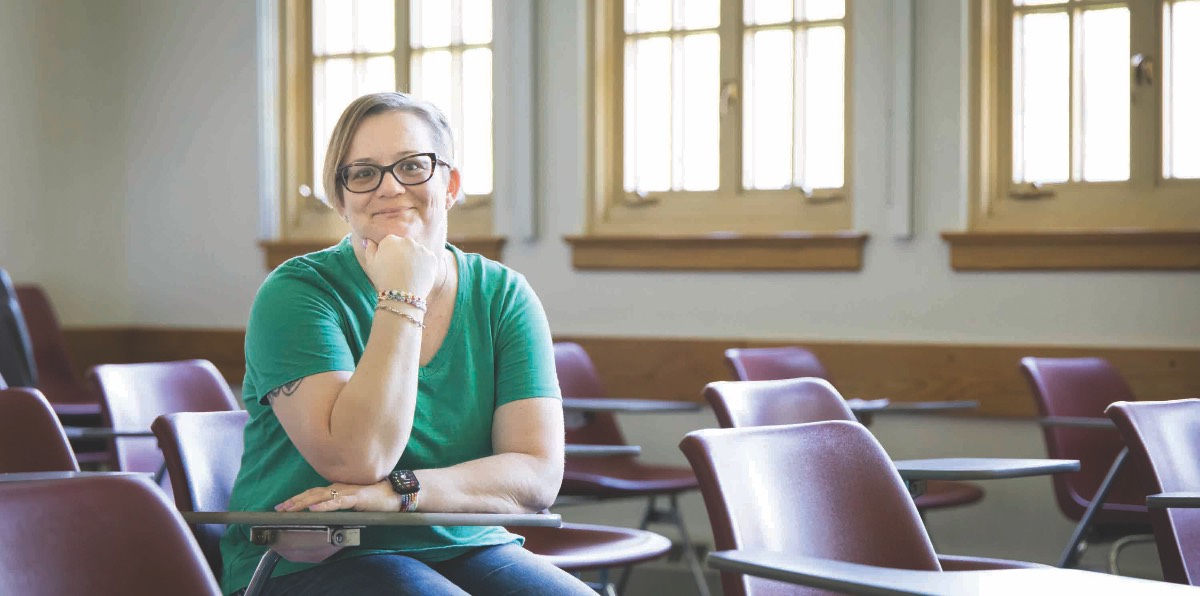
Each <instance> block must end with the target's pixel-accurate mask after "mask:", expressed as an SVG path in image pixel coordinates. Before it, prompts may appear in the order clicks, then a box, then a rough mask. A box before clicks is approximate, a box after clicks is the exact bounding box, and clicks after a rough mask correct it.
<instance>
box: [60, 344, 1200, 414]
mask: <svg viewBox="0 0 1200 596" xmlns="http://www.w3.org/2000/svg"><path fill="white" fill-rule="evenodd" d="M65 335H66V340H67V344H68V347H69V350H70V352H71V356H72V357H73V358H74V362H75V364H76V366H78V367H79V368H80V370H81V371H83V370H86V369H87V368H88V367H90V366H92V365H95V364H101V363H105V362H149V361H162V360H181V359H187V358H204V359H207V360H211V361H212V362H213V363H214V364H215V365H216V366H217V368H218V369H220V370H221V373H222V374H224V375H225V378H226V379H228V380H229V382H230V383H231V384H233V385H237V386H240V385H241V382H242V376H243V375H245V373H246V366H245V361H244V358H243V342H244V339H245V331H244V330H241V329H186V328H169V327H133V328H71V329H66V330H65ZM556 339H558V340H560V341H575V342H578V343H579V344H580V345H582V346H583V347H584V349H586V350H587V351H588V354H590V355H591V357H592V360H593V361H594V362H595V364H596V368H597V370H598V371H599V373H600V378H601V379H602V381H603V383H604V387H605V390H606V392H607V393H608V394H609V395H612V396H620V397H644V398H653V399H667V400H679V401H700V400H701V399H702V398H701V396H700V392H701V390H702V389H703V388H704V385H705V384H706V383H708V382H710V381H718V380H729V379H731V378H732V377H731V375H730V371H729V370H728V368H727V366H726V364H725V360H724V352H725V349H726V348H742V347H757V346H779V345H803V346H804V347H806V348H809V349H811V350H813V351H814V352H815V353H816V354H817V356H818V357H819V358H820V359H821V362H822V363H824V364H825V366H826V368H828V369H829V374H830V376H832V377H833V379H834V384H835V385H836V386H837V388H838V389H839V390H840V391H841V392H842V394H843V395H845V396H846V397H862V398H877V397H887V398H889V399H892V400H894V401H925V400H930V401H941V400H958V399H973V400H978V401H979V403H980V408H979V410H978V412H977V414H979V415H983V416H999V417H1029V416H1034V415H1036V410H1035V408H1034V405H1033V398H1032V396H1031V395H1030V393H1029V388H1028V387H1027V386H1026V384H1025V379H1024V378H1023V377H1022V376H1021V374H1020V371H1019V369H1018V368H1017V364H1018V361H1019V360H1020V359H1021V357H1023V356H1042V357H1078V356H1099V357H1102V358H1107V359H1108V360H1109V361H1110V362H1112V363H1113V365H1114V366H1116V367H1117V369H1118V370H1120V371H1121V374H1122V375H1124V377H1125V378H1126V379H1127V380H1128V381H1129V384H1130V385H1131V386H1132V387H1133V390H1134V393H1135V394H1136V395H1137V396H1138V399H1141V400H1164V399H1177V398H1182V397H1200V349H1198V348H1114V347H1101V348H1088V347H1083V346H1014V345H1005V346H982V345H967V344H922V343H868V342H818V341H795V342H785V341H758V340H747V339H686V338H669V339H668V338H633V337H582V336H580V337H575V336H560V337H558V338H556Z"/></svg>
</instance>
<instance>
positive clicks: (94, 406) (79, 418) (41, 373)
mask: <svg viewBox="0 0 1200 596" xmlns="http://www.w3.org/2000/svg"><path fill="white" fill-rule="evenodd" d="M0 285H5V284H0ZM8 291H9V292H11V295H12V296H13V297H14V298H15V300H14V301H13V302H12V304H10V305H9V307H8V308H5V311H6V312H5V314H0V318H4V317H12V318H14V319H15V320H16V321H17V322H18V323H19V324H20V325H21V326H22V327H23V328H24V329H25V332H26V333H27V334H28V335H27V337H26V338H25V340H26V341H25V342H24V345H25V349H26V351H25V352H24V353H25V354H26V358H27V359H28V367H29V372H28V373H27V374H23V375H22V376H21V378H20V379H18V380H17V381H14V380H13V378H11V377H10V378H9V384H10V385H13V386H15V387H37V388H38V390H40V391H41V392H42V395H43V396H45V397H46V400H47V401H49V402H50V405H51V406H52V407H53V408H54V412H55V414H57V415H58V417H59V420H60V421H61V422H62V423H63V424H66V425H74V426H83V427H98V426H101V425H102V424H103V421H102V418H101V415H100V401H99V397H98V396H97V395H96V393H95V391H94V390H93V389H92V388H91V387H89V386H88V385H87V384H86V383H84V382H83V380H82V379H80V378H79V375H78V374H77V373H76V372H75V367H74V365H73V364H72V363H71V358H70V355H69V354H68V353H67V348H66V342H65V341H64V339H63V333H62V328H61V327H60V326H59V323H58V316H57V315H56V314H55V312H54V308H53V306H51V304H50V299H49V297H47V296H46V292H45V291H44V290H43V289H42V288H41V286H36V285H22V286H16V287H12V286H9V288H8ZM2 292H3V291H0V293H2ZM3 326H4V324H0V327H3ZM0 333H2V332H0ZM3 343H4V340H0V344H3ZM4 351H5V348H4V347H3V346H0V353H2V352H4ZM3 359H4V357H3V356H0V360H3ZM71 445H72V449H73V450H74V452H75V457H76V459H78V460H79V462H80V463H81V464H84V465H90V466H93V467H95V466H100V465H104V464H108V463H110V454H109V450H108V442H107V441H94V440H89V441H82V440H80V441H76V440H73V441H72V442H71Z"/></svg>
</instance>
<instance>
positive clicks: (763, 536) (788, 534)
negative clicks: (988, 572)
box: [679, 420, 1041, 596]
mask: <svg viewBox="0 0 1200 596" xmlns="http://www.w3.org/2000/svg"><path fill="white" fill-rule="evenodd" d="M679 448H680V449H681V450H683V453H684V454H685V455H686V456H687V458H688V461H689V462H691V464H692V469H694V470H695V472H696V476H697V478H699V481H700V492H701V494H702V495H703V496H704V504H705V506H706V507H707V509H708V516H709V520H710V521H711V523H712V527H713V535H714V538H715V539H716V548H717V549H718V550H735V549H764V550H772V551H780V552H788V553H794V554H797V555H804V556H810V557H821V558H826V559H834V560H839V561H848V562H852V563H861V564H866V565H877V566H881V567H891V568H898V569H917V570H926V571H942V570H945V569H958V570H965V569H1002V568H1022V567H1041V566H1040V565H1036V564H1034V563H1025V562H1020V561H999V560H988V559H981V558H973V557H952V558H951V557H948V558H947V563H946V565H945V566H943V565H942V563H941V562H940V561H939V558H938V556H937V555H936V553H935V552H934V549H933V544H932V543H931V542H930V540H929V535H928V533H926V531H925V526H924V525H923V524H922V523H921V518H920V515H919V514H918V513H917V509H916V506H915V505H913V500H912V499H911V498H910V497H909V495H908V490H907V489H906V488H905V486H904V482H903V480H901V479H900V475H899V474H898V473H897V472H896V468H895V467H894V466H893V465H892V462H891V459H890V458H889V457H888V455H887V453H885V452H884V450H883V447H882V446H880V445H879V443H878V442H877V441H876V440H875V438H874V437H873V436H871V433H870V432H869V431H867V429H866V428H865V427H863V426H862V425H861V424H858V423H857V422H848V421H844V420H834V421H828V422H813V423H808V424H791V425H775V426H757V427H743V428H726V429H705V430H698V431H693V432H690V433H688V434H687V436H686V437H684V439H683V441H682V442H681V443H680V444H679ZM990 564H994V566H993V565H990ZM721 582H722V586H723V587H724V593H725V595H726V596H761V595H764V594H827V593H828V592H823V591H819V590H813V589H806V588H801V587H798V586H795V585H792V584H785V583H781V582H776V581H772V580H767V579H762V578H756V577H751V576H744V575H741V574H736V573H728V572H722V573H721Z"/></svg>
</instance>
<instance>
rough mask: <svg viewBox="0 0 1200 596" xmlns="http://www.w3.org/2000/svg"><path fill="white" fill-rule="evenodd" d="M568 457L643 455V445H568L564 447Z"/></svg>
mask: <svg viewBox="0 0 1200 596" xmlns="http://www.w3.org/2000/svg"><path fill="white" fill-rule="evenodd" d="M564 454H565V455H566V456H567V457H607V456H610V455H641V454H642V447H641V445H583V444H579V443H567V444H566V446H565V447H564Z"/></svg>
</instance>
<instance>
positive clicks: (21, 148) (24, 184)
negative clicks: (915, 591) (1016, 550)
mask: <svg viewBox="0 0 1200 596" xmlns="http://www.w3.org/2000/svg"><path fill="white" fill-rule="evenodd" d="M33 29H34V3H33V0H28V1H26V2H14V3H12V4H5V5H4V6H3V8H0V268H4V269H6V270H8V272H9V274H11V275H12V276H13V277H14V278H16V279H18V280H20V279H30V278H32V277H33V275H34V272H35V271H36V270H37V251H36V250H35V247H36V246H37V244H38V234H37V231H36V230H34V229H33V222H35V221H36V220H37V207H38V203H37V199H38V196H39V195H38V191H37V187H38V182H39V180H38V179H39V178H40V176H39V175H38V173H37V172H36V168H37V151H38V145H39V144H40V141H41V140H40V137H39V135H38V130H37V122H36V115H37V85H36V79H35V70H34V64H35V59H34V56H35V53H34V51H33V47H34V35H33Z"/></svg>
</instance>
